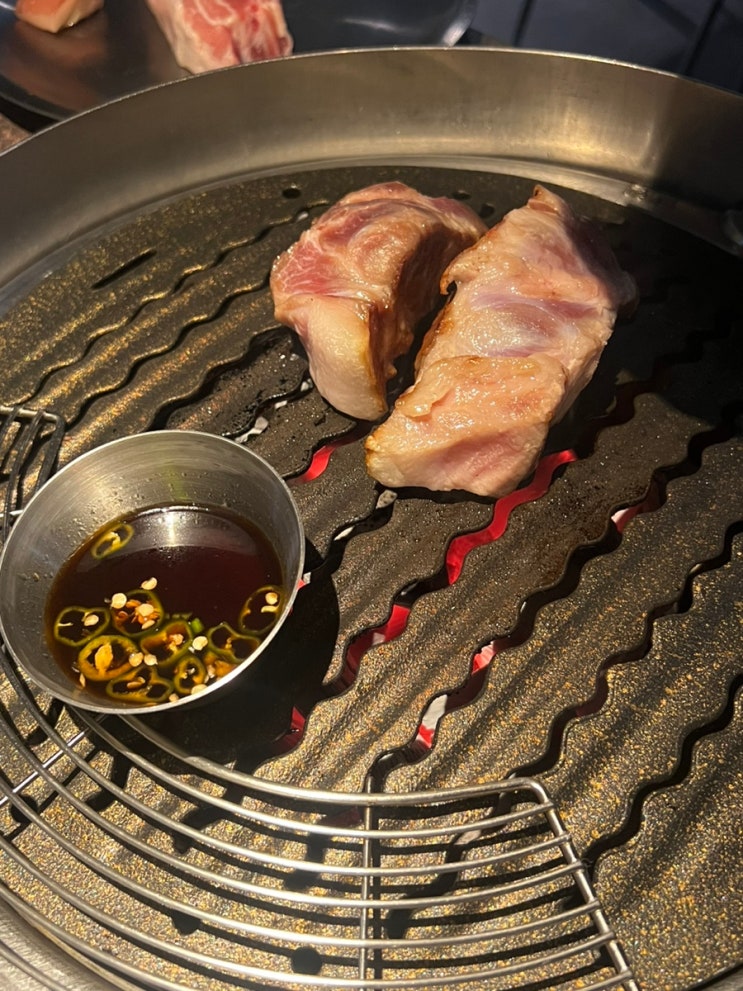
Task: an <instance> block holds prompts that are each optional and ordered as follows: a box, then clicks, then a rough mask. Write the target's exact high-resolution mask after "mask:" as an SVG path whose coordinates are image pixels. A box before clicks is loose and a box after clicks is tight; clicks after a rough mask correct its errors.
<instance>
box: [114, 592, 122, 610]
mask: <svg viewBox="0 0 743 991" xmlns="http://www.w3.org/2000/svg"><path fill="white" fill-rule="evenodd" d="M125 605H126V596H125V595H124V593H123V592H117V593H116V594H115V595H112V596H111V608H112V609H123V608H124V606H125Z"/></svg>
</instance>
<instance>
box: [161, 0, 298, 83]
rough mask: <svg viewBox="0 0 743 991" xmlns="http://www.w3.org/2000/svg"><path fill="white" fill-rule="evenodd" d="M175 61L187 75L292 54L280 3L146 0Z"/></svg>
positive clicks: (274, 0) (267, 0)
mask: <svg viewBox="0 0 743 991" xmlns="http://www.w3.org/2000/svg"><path fill="white" fill-rule="evenodd" d="M147 5H148V7H149V8H150V10H151V11H152V13H153V14H154V16H155V19H156V20H157V22H158V24H159V25H160V29H161V30H162V32H163V34H164V35H165V37H166V38H167V39H168V43H169V45H170V47H171V48H172V50H173V56H174V58H175V60H176V62H177V63H178V65H180V66H182V68H184V69H188V71H189V72H194V73H196V72H206V71H208V70H210V69H223V68H226V67H228V66H231V65H240V64H241V63H244V62H259V61H263V60H265V59H272V58H279V57H281V56H283V55H288V54H289V53H290V52H291V50H292V47H293V40H292V37H291V35H290V34H289V31H288V29H287V26H286V20H285V19H284V11H283V7H282V5H281V0H147Z"/></svg>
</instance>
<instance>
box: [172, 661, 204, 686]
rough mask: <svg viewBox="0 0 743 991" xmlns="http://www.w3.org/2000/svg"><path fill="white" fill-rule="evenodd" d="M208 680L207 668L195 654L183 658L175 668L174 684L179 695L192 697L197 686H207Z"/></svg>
mask: <svg viewBox="0 0 743 991" xmlns="http://www.w3.org/2000/svg"><path fill="white" fill-rule="evenodd" d="M206 679H207V671H206V666H205V665H204V662H203V661H202V660H201V658H199V657H196V655H195V654H189V655H188V657H182V658H181V659H180V661H178V663H177V664H176V666H175V672H174V674H173V684H174V685H175V690H176V691H177V692H178V694H179V695H190V694H191V693H192V692H193V689H194V688H195V687H196V686H197V685H204V684H206Z"/></svg>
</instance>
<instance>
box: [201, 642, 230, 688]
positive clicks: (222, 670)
mask: <svg viewBox="0 0 743 991" xmlns="http://www.w3.org/2000/svg"><path fill="white" fill-rule="evenodd" d="M201 659H202V661H203V662H204V665H205V666H206V673H207V681H215V680H216V679H217V678H222V677H223V676H224V675H226V674H229V673H230V671H232V670H234V668H235V666H236V664H237V661H236V660H230V659H228V658H227V657H222V656H221V655H220V654H217V653H216V652H215V651H213V650H210V649H209V648H207V649H206V650H205V651H204V653H203V654H202V655H201Z"/></svg>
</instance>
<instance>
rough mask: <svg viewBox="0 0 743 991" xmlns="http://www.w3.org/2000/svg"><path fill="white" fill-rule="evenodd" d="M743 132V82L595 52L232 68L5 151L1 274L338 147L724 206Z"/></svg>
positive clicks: (333, 157) (737, 172) (0, 280)
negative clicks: (189, 194) (737, 84)
mask: <svg viewBox="0 0 743 991" xmlns="http://www.w3.org/2000/svg"><path fill="white" fill-rule="evenodd" d="M339 81H341V82H342V85H339ZM359 107H360V108H361V109H362V113H359V112H358V111H359ZM246 108H247V110H246ZM661 132H662V133H661ZM690 133H693V134H694V135H695V141H694V143H693V144H691V143H690V142H689V141H688V137H687V136H688V134H690ZM734 133H743V96H740V95H738V94H734V93H731V92H728V91H726V90H722V89H719V88H717V87H714V86H710V85H708V84H706V83H700V82H697V81H694V80H689V79H684V78H682V77H679V76H676V75H674V74H672V73H668V72H664V71H662V70H656V69H645V68H642V67H638V66H634V65H632V64H630V63H623V62H617V61H612V60H605V59H600V58H596V57H592V56H575V55H565V54H562V53H549V52H540V51H536V50H533V51H531V50H523V49H519V50H513V49H502V48H449V49H446V48H393V49H364V50H358V51H352V52H349V51H341V52H330V53H311V54H306V55H297V56H292V57H290V58H287V59H281V60H275V61H269V62H260V63H254V64H252V65H244V66H238V67H234V68H230V69H225V70H218V71H216V72H212V73H205V74H203V75H200V76H193V77H191V78H187V79H181V80H176V81H173V82H170V83H164V84H162V85H159V86H155V87H152V88H151V89H147V90H144V91H141V92H139V93H136V94H133V95H131V96H127V97H123V98H121V99H118V100H114V101H112V102H111V103H108V104H105V105H104V106H102V107H98V108H95V109H93V110H90V111H86V112H85V113H82V114H79V115H77V116H75V117H72V118H69V119H67V120H65V121H61V122H59V123H57V124H54V125H52V126H51V127H50V128H48V129H47V130H45V131H43V132H40V133H39V134H36V135H34V136H32V137H31V138H29V139H28V140H26V141H24V142H21V143H20V144H19V145H16V146H15V147H13V148H11V149H9V150H8V151H6V152H5V153H4V154H3V155H2V156H0V212H2V214H3V216H4V217H5V224H4V226H5V231H4V233H5V238H4V242H3V245H2V246H0V287H2V286H4V285H6V284H8V283H9V282H11V281H12V280H13V278H15V277H16V276H18V275H20V274H21V273H23V272H24V271H25V270H27V269H28V268H29V267H30V266H33V265H34V264H38V263H42V264H43V261H44V259H46V258H47V257H48V256H50V255H51V254H53V253H54V252H55V251H56V250H57V249H59V248H60V247H61V246H63V245H65V244H68V243H69V242H70V241H74V240H76V239H77V238H79V237H80V236H82V235H84V234H85V233H86V232H88V231H91V230H93V229H94V228H100V226H102V225H103V224H106V223H108V222H110V221H112V220H114V219H116V218H123V217H125V216H127V215H129V214H131V213H132V212H134V211H139V210H143V209H146V208H147V207H148V206H152V205H153V204H156V203H158V202H161V201H162V200H163V199H165V198H167V197H168V196H173V195H178V194H180V193H183V192H186V191H191V190H193V189H195V188H201V187H204V186H206V185H209V184H211V183H218V182H225V181H229V180H232V179H235V178H238V177H250V176H253V175H261V174H263V175H265V174H270V173H274V174H276V173H279V174H281V173H284V172H287V171H290V170H298V169H301V168H307V167H321V166H327V165H328V164H329V163H331V162H333V163H338V162H345V163H346V164H369V163H373V162H380V161H383V160H388V161H394V162H399V163H402V162H405V161H408V162H409V161H412V160H414V159H416V158H425V159H426V160H433V159H438V160H439V161H440V162H443V161H445V160H448V161H449V163H450V164H455V165H456V166H457V167H466V163H467V162H478V163H480V165H481V163H482V162H487V161H491V162H498V161H506V162H510V161H513V160H516V161H519V160H527V161H533V162H534V163H536V164H541V165H542V166H551V167H553V168H554V167H559V168H561V169H563V170H564V171H565V172H566V173H575V175H576V181H577V183H578V188H580V176H581V175H582V174H588V175H589V176H590V175H592V176H607V177H614V178H615V179H618V180H623V181H625V182H626V183H628V184H630V185H634V186H639V187H642V188H643V189H644V188H650V189H653V190H658V191H663V192H665V193H667V194H669V195H670V196H672V197H673V198H676V199H683V200H685V201H688V202H690V203H692V204H696V205H698V206H700V207H704V208H711V209H712V210H713V211H715V210H724V209H726V208H730V207H733V206H736V205H737V204H739V203H741V202H743V179H742V178H741V177H742V176H743V144H742V145H741V147H736V146H735V145H734V144H733V143H731V142H729V140H727V135H729V134H734ZM701 149H704V155H703V161H704V165H705V168H700V167H699V156H700V155H702V150H701ZM50 161H53V162H54V163H55V181H54V182H53V183H50V182H49V178H48V163H49V162H50ZM710 163H711V164H710ZM59 189H62V190H64V196H62V197H60V196H59V195H58V191H59ZM1 293H2V288H0V294H1Z"/></svg>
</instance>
